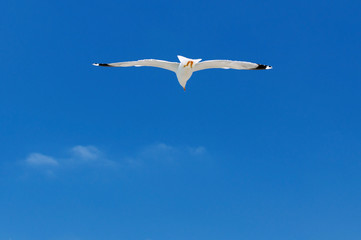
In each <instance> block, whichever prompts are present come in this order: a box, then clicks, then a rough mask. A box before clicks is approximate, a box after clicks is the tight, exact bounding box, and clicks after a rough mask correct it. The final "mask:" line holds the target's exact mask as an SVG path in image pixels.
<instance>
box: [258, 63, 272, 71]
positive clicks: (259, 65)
mask: <svg viewBox="0 0 361 240" xmlns="http://www.w3.org/2000/svg"><path fill="white" fill-rule="evenodd" d="M263 69H272V67H271V66H268V65H263V64H258V66H257V67H256V68H255V70H263Z"/></svg>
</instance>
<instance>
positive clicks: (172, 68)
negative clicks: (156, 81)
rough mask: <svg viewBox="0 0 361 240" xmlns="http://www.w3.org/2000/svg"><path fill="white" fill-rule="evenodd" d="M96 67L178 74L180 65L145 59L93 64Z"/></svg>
mask: <svg viewBox="0 0 361 240" xmlns="http://www.w3.org/2000/svg"><path fill="white" fill-rule="evenodd" d="M93 65H95V66H102V67H133V66H134V67H141V66H147V67H158V68H163V69H167V70H170V71H173V72H176V71H177V69H178V66H179V63H176V62H167V61H163V60H156V59H144V60H138V61H131V62H117V63H93Z"/></svg>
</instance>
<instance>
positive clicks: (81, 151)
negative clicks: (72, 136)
mask: <svg viewBox="0 0 361 240" xmlns="http://www.w3.org/2000/svg"><path fill="white" fill-rule="evenodd" d="M71 152H72V154H73V155H74V157H76V158H79V159H83V160H97V159H99V158H100V157H101V152H100V151H99V149H98V148H96V147H94V146H81V145H78V146H75V147H73V148H72V149H71Z"/></svg>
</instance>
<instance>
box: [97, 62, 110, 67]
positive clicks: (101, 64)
mask: <svg viewBox="0 0 361 240" xmlns="http://www.w3.org/2000/svg"><path fill="white" fill-rule="evenodd" d="M93 65H94V66H101V67H112V66H111V65H109V64H107V63H93Z"/></svg>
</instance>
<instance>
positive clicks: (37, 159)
mask: <svg viewBox="0 0 361 240" xmlns="http://www.w3.org/2000/svg"><path fill="white" fill-rule="evenodd" d="M25 162H26V163H27V164H28V165H30V166H47V167H50V166H51V167H54V166H58V165H59V163H58V161H57V160H55V159H54V158H52V157H49V156H46V155H44V154H41V153H31V154H29V156H28V157H27V158H26V160H25Z"/></svg>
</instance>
